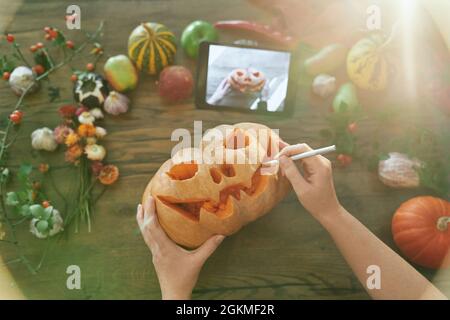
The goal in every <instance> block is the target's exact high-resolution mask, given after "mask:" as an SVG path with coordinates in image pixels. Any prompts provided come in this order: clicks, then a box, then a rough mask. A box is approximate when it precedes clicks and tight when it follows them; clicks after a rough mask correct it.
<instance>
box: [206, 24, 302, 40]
mask: <svg viewBox="0 0 450 320" xmlns="http://www.w3.org/2000/svg"><path fill="white" fill-rule="evenodd" d="M214 27H216V28H217V29H229V30H243V31H250V32H253V33H255V34H258V35H260V36H263V37H265V38H267V39H269V40H272V41H275V42H278V43H280V44H283V45H288V46H290V45H292V44H293V43H294V42H295V40H294V38H293V37H292V36H290V35H287V34H284V33H283V32H282V31H279V30H276V29H275V28H273V27H272V26H270V25H265V24H261V23H258V22H252V21H246V20H225V21H217V22H216V23H215V24H214Z"/></svg>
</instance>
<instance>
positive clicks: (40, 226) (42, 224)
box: [36, 220, 48, 233]
mask: <svg viewBox="0 0 450 320" xmlns="http://www.w3.org/2000/svg"><path fill="white" fill-rule="evenodd" d="M36 229H37V230H38V231H39V232H40V233H45V232H46V231H47V230H48V222H47V221H45V220H40V221H38V223H36Z"/></svg>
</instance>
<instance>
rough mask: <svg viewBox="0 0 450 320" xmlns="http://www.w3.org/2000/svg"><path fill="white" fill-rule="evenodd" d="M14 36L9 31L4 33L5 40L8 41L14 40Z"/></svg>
mask: <svg viewBox="0 0 450 320" xmlns="http://www.w3.org/2000/svg"><path fill="white" fill-rule="evenodd" d="M14 39H15V38H14V36H13V35H12V34H10V33H8V34H7V35H6V40H7V41H8V42H10V43H11V42H14Z"/></svg>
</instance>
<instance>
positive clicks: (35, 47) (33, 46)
mask: <svg viewBox="0 0 450 320" xmlns="http://www.w3.org/2000/svg"><path fill="white" fill-rule="evenodd" d="M37 49H38V48H37V46H35V45H32V46H31V47H30V51H31V52H35V51H36V50H37Z"/></svg>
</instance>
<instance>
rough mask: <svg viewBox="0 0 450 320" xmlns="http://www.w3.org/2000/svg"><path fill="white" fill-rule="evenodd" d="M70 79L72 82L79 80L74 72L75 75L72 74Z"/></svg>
mask: <svg viewBox="0 0 450 320" xmlns="http://www.w3.org/2000/svg"><path fill="white" fill-rule="evenodd" d="M70 80H71V81H72V82H75V81H77V80H78V76H77V75H76V74H73V75H71V76H70Z"/></svg>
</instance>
